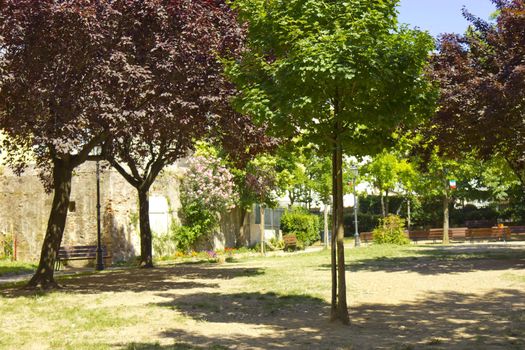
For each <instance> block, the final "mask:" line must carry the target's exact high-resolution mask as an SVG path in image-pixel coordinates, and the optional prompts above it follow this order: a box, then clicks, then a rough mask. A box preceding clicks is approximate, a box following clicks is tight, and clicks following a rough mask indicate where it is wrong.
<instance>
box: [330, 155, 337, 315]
mask: <svg viewBox="0 0 525 350" xmlns="http://www.w3.org/2000/svg"><path fill="white" fill-rule="evenodd" d="M336 153H337V152H336V151H335V149H334V150H333V152H332V237H331V239H330V259H331V272H332V303H331V309H330V318H331V319H332V320H335V319H337V248H336V237H335V233H336V230H337V216H336V215H335V208H336V200H335V198H336V197H335V192H336V189H335V173H336V172H337V171H336Z"/></svg>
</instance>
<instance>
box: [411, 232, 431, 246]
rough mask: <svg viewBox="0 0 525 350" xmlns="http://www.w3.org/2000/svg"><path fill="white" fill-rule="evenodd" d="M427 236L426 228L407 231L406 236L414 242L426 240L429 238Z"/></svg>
mask: <svg viewBox="0 0 525 350" xmlns="http://www.w3.org/2000/svg"><path fill="white" fill-rule="evenodd" d="M428 236H429V232H428V230H413V231H408V238H410V240H412V241H414V242H415V243H417V242H418V241H426V240H428V239H429V238H428Z"/></svg>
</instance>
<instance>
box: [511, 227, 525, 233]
mask: <svg viewBox="0 0 525 350" xmlns="http://www.w3.org/2000/svg"><path fill="white" fill-rule="evenodd" d="M509 230H510V233H525V226H509Z"/></svg>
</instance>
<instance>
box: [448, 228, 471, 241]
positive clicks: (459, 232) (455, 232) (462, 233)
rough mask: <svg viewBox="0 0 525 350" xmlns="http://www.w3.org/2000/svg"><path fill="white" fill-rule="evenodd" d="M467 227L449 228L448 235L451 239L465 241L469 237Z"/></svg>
mask: <svg viewBox="0 0 525 350" xmlns="http://www.w3.org/2000/svg"><path fill="white" fill-rule="evenodd" d="M467 231H468V228H467V227H453V228H449V229H448V235H449V238H450V239H451V240H454V241H462V242H463V241H465V239H466V237H467Z"/></svg>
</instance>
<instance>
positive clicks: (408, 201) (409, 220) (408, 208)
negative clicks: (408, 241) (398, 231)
mask: <svg viewBox="0 0 525 350" xmlns="http://www.w3.org/2000/svg"><path fill="white" fill-rule="evenodd" d="M411 219H412V218H411V217H410V198H409V199H407V227H408V230H409V231H410V226H411V225H412V222H411Z"/></svg>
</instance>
